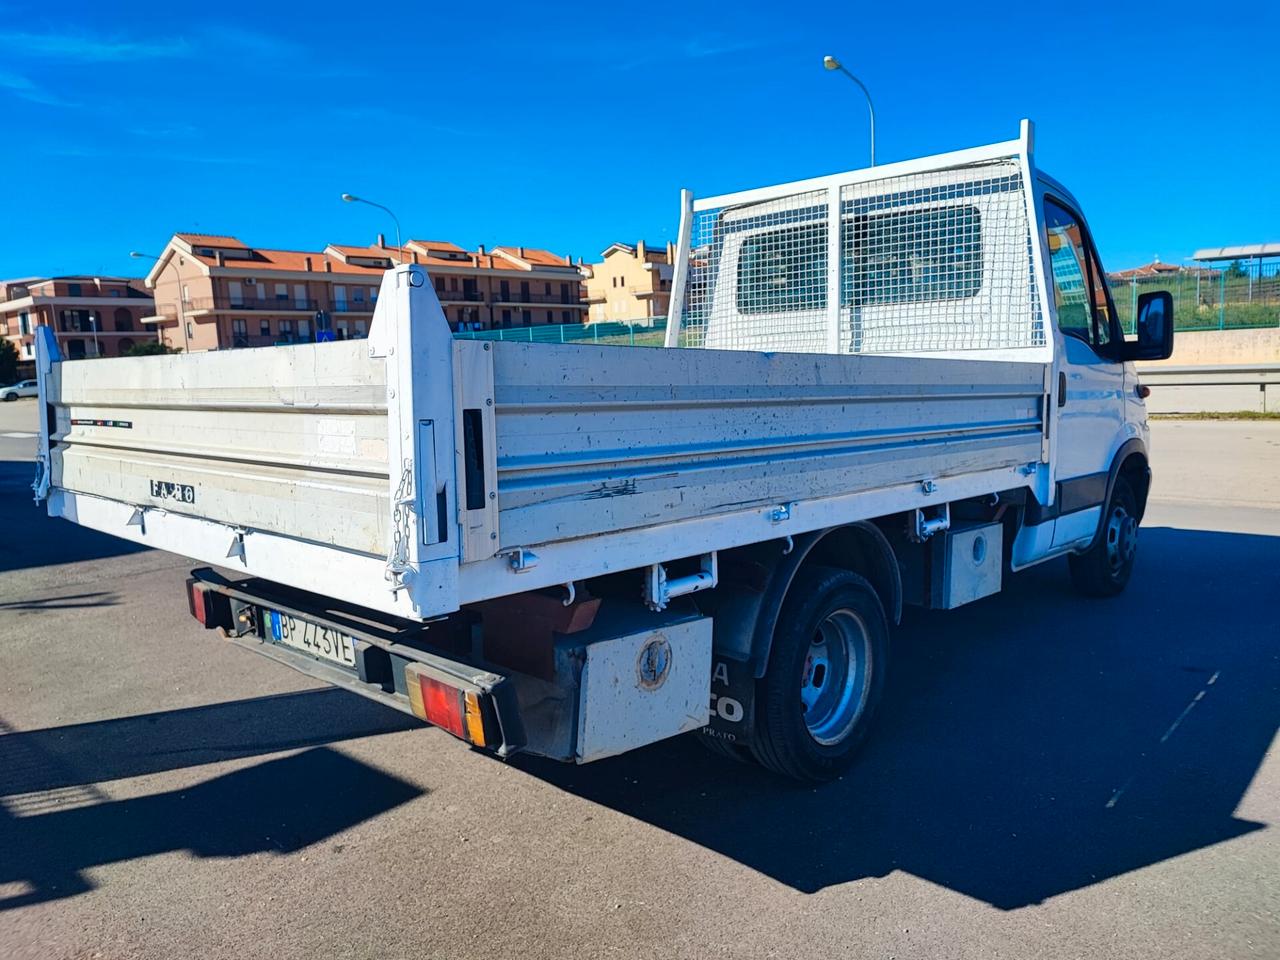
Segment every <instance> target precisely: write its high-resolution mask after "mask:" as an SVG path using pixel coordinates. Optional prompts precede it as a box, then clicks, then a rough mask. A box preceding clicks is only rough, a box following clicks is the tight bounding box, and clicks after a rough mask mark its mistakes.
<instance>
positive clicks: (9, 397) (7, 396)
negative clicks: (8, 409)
mask: <svg viewBox="0 0 1280 960" xmlns="http://www.w3.org/2000/svg"><path fill="white" fill-rule="evenodd" d="M17 399H18V395H17V394H16V393H6V394H5V395H4V402H5V403H8V402H9V401H10V400H17Z"/></svg>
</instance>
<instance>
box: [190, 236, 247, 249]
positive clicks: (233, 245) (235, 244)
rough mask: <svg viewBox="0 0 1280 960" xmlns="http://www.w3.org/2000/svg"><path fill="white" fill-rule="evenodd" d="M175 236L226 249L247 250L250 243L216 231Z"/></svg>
mask: <svg viewBox="0 0 1280 960" xmlns="http://www.w3.org/2000/svg"><path fill="white" fill-rule="evenodd" d="M174 236H175V237H177V238H178V239H179V240H185V241H187V243H190V244H193V245H195V244H200V245H201V246H205V247H222V248H223V249H224V250H247V249H249V247H248V244H245V243H243V242H241V241H240V240H237V239H236V238H235V237H224V236H221V235H219V234H216V233H175V234H174Z"/></svg>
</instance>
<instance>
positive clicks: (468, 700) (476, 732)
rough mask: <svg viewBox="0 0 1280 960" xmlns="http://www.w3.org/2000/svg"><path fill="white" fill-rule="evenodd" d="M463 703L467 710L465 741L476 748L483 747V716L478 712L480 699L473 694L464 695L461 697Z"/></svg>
mask: <svg viewBox="0 0 1280 960" xmlns="http://www.w3.org/2000/svg"><path fill="white" fill-rule="evenodd" d="M463 703H464V705H465V706H466V710H467V739H468V740H470V741H471V742H472V743H474V744H475V745H476V746H477V747H483V746H485V741H484V714H482V713H481V712H480V698H479V697H477V696H476V695H475V694H474V693H466V694H464V695H463Z"/></svg>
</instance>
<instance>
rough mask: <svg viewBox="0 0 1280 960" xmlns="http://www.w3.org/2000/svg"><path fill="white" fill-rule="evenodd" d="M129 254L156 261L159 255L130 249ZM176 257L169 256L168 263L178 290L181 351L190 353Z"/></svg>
mask: <svg viewBox="0 0 1280 960" xmlns="http://www.w3.org/2000/svg"><path fill="white" fill-rule="evenodd" d="M129 256H131V257H133V258H134V259H135V260H154V261H156V263H159V262H160V258H159V257H157V256H154V255H153V254H150V253H142V252H140V251H138V250H130V251H129ZM176 257H177V255H176V254H175V255H174V257H173V258H170V260H169V263H171V264H172V265H173V275H174V282H175V283H176V284H177V290H178V293H177V296H178V326H179V327H181V328H182V351H183V353H190V352H191V341H190V340H189V339H188V338H187V315H186V311H184V310H183V309H182V273H181V271H179V270H178V261H177V259H176ZM161 342H163V340H161Z"/></svg>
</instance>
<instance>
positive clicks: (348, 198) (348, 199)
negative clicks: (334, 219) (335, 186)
mask: <svg viewBox="0 0 1280 960" xmlns="http://www.w3.org/2000/svg"><path fill="white" fill-rule="evenodd" d="M342 200H343V202H344V203H363V204H367V205H368V206H370V207H377V208H378V209H379V210H382V211H383V212H384V213H386V214H387V216H389V217H390V218H391V220H392V222H393V223H395V225H396V246H397V247H398V248H399V250H400V262H401V263H404V244H403V243H402V242H401V240H400V218H399V217H397V216H396V215H395V213H393V212H392V210H391V208H390V207H384V206H383V205H382V204H380V203H374V202H373V201H372V200H366V199H365V198H364V197H357V196H355V195H354V194H350V193H344V194H343V195H342Z"/></svg>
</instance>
